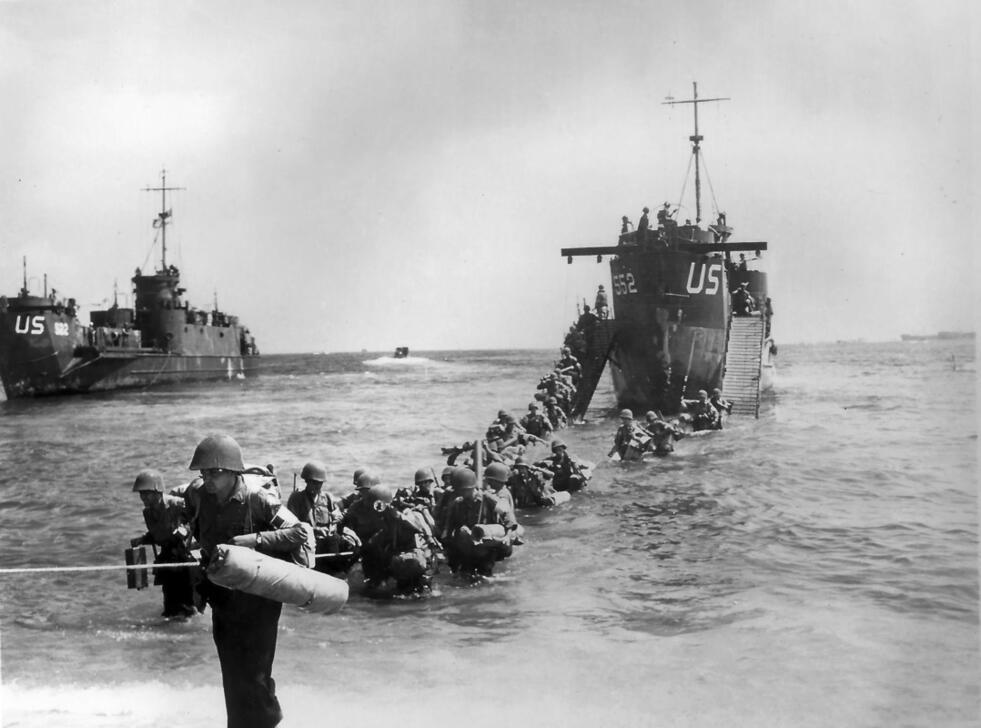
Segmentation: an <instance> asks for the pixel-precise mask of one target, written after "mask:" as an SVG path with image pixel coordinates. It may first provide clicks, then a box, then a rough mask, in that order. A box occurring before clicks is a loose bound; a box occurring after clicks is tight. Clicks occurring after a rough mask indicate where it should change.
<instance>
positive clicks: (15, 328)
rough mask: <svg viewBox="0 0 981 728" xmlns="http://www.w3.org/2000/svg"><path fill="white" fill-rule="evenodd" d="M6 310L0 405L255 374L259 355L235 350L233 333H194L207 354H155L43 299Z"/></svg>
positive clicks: (130, 336)
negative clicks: (81, 321)
mask: <svg viewBox="0 0 981 728" xmlns="http://www.w3.org/2000/svg"><path fill="white" fill-rule="evenodd" d="M10 303H11V304H15V305H12V306H11V305H8V306H7V307H6V309H5V310H2V311H0V379H2V381H3V388H4V393H5V394H6V397H7V399H16V398H21V397H37V396H46V395H60V394H77V393H84V392H99V391H109V390H114V389H125V388H144V387H150V386H159V385H163V384H168V383H183V382H203V381H217V380H228V379H238V378H242V377H246V376H250V375H253V374H255V373H256V371H257V369H258V356H254V355H242V354H241V353H239V352H237V351H236V350H237V348H238V344H237V343H236V342H237V341H238V337H239V331H238V330H237V329H236V328H235V327H214V326H200V327H197V330H196V331H195V332H194V333H195V336H196V339H195V340H194V342H193V343H194V345H195V346H197V347H199V348H200V349H203V350H204V351H205V352H206V353H200V354H198V353H188V352H184V351H161V350H158V349H154V348H150V347H143V346H142V341H141V337H140V332H139V331H137V330H134V329H116V328H111V327H86V326H82V325H81V324H79V322H78V321H77V319H76V318H75V317H74V316H72V315H70V314H69V313H68V312H66V311H64V310H63V309H62V310H59V307H55V306H52V305H50V304H49V303H48V302H47V300H46V299H40V298H36V297H32V298H31V299H24V300H19V299H13V300H12V301H11V302H10ZM16 304H20V305H16Z"/></svg>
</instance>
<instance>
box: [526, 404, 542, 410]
mask: <svg viewBox="0 0 981 728" xmlns="http://www.w3.org/2000/svg"><path fill="white" fill-rule="evenodd" d="M528 409H529V410H531V411H532V412H534V411H535V410H537V409H541V405H540V404H538V402H531V403H529V405H528Z"/></svg>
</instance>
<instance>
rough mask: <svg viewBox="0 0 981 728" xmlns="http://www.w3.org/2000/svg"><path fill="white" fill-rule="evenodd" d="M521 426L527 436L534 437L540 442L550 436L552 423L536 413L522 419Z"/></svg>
mask: <svg viewBox="0 0 981 728" xmlns="http://www.w3.org/2000/svg"><path fill="white" fill-rule="evenodd" d="M521 426H522V427H524V428H525V432H527V433H528V434H529V435H534V436H535V437H537V438H540V439H542V440H545V439H547V438H548V436H549V435H551V434H552V423H551V422H550V421H549V419H548V417H546V416H545V415H543V414H539V413H537V412H536V413H534V414H530V413H529V414H527V415H525V416H524V417H522V418H521Z"/></svg>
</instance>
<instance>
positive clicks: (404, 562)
mask: <svg viewBox="0 0 981 728" xmlns="http://www.w3.org/2000/svg"><path fill="white" fill-rule="evenodd" d="M419 515H420V514H418V513H414V514H412V513H409V514H405V515H403V514H402V513H399V512H398V511H397V510H395V509H394V508H391V507H388V508H387V509H386V510H385V511H384V513H383V517H382V519H381V524H380V526H379V528H378V530H377V531H375V533H374V534H372V535H371V537H370V538H369V539H368V540H367V541H366V542H365V544H364V548H363V549H362V552H361V565H362V567H363V568H364V575H365V579H366V581H367V583H368V586H369V587H370V586H372V585H378V584H380V583H382V582H383V581H384V580H385V579H386V578H388V577H392V578H393V579H395V583H396V587H397V588H398V589H399V591H402V592H409V591H418V590H420V589H423V588H425V587H426V586H428V584H429V579H430V577H431V575H432V568H433V565H434V557H433V551H432V546H433V538H432V533H430V532H428V526H427V525H426V523H425V522H424V521H420V520H418V518H417V517H418V516H419Z"/></svg>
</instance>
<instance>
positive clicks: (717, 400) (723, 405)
mask: <svg viewBox="0 0 981 728" xmlns="http://www.w3.org/2000/svg"><path fill="white" fill-rule="evenodd" d="M709 402H711V403H712V406H713V407H715V408H716V409H717V410H718V411H719V414H720V415H721V414H722V413H723V412H725V413H726V414H727V415H728V414H732V402H730V401H729V400H727V399H722V397H716V396H712V397H709Z"/></svg>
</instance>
